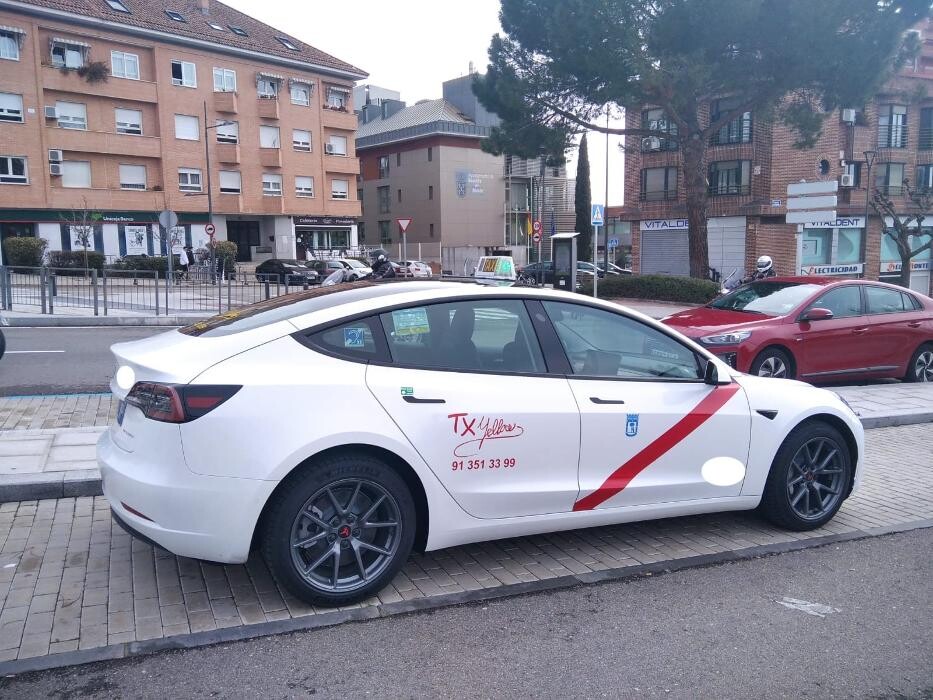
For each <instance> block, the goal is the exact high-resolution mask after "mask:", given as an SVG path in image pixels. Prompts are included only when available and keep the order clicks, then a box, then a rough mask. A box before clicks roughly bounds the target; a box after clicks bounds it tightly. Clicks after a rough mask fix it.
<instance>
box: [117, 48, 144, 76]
mask: <svg viewBox="0 0 933 700" xmlns="http://www.w3.org/2000/svg"><path fill="white" fill-rule="evenodd" d="M110 74H111V75H112V76H113V77H114V78H126V79H127V80H139V56H137V55H136V54H135V53H126V52H125V51H111V52H110Z"/></svg>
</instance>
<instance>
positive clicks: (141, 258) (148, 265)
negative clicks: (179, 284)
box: [109, 255, 178, 279]
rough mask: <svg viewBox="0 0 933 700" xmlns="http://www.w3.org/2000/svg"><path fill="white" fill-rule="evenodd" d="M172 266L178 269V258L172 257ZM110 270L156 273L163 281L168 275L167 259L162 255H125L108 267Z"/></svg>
mask: <svg viewBox="0 0 933 700" xmlns="http://www.w3.org/2000/svg"><path fill="white" fill-rule="evenodd" d="M172 266H173V268H174V269H175V270H177V269H178V256H177V255H175V256H173V260H172ZM109 269H111V270H145V271H148V272H157V273H158V274H159V277H161V278H162V279H165V277H166V275H167V274H168V258H166V257H165V256H164V255H125V256H123V257H122V258H119V259H118V260H115V261H114V263H113V264H112V265H110V266H109Z"/></svg>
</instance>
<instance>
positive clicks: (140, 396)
mask: <svg viewBox="0 0 933 700" xmlns="http://www.w3.org/2000/svg"><path fill="white" fill-rule="evenodd" d="M241 388H242V387H240V386H233V385H213V386H212V385H191V384H187V385H177V384H156V383H154V382H137V383H136V384H135V385H134V386H133V388H132V389H131V390H130V393H129V394H128V395H127V397H126V402H127V403H128V404H130V405H131V406H136V408H138V409H139V410H140V411H142V412H143V415H144V416H146V418H151V419H152V420H157V421H161V422H163V423H187V422H189V421H193V420H195V419H196V418H200V417H201V416H203V415H205V414H206V413H210V412H211V411H213V410H214V409H215V408H217V407H218V406H219V405H220V404H222V403H223V402H224V401H226V400H227V399H229V398H230V397H231V396H233V395H234V394H235V393H237V392H238V391H239V390H240V389H241Z"/></svg>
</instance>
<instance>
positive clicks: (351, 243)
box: [295, 216, 359, 259]
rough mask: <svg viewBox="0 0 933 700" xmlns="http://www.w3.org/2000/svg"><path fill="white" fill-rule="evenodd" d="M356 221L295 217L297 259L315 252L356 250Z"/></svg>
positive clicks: (323, 217) (320, 217) (322, 217)
mask: <svg viewBox="0 0 933 700" xmlns="http://www.w3.org/2000/svg"><path fill="white" fill-rule="evenodd" d="M358 245H359V243H358V241H357V229H356V219H353V218H347V217H336V216H296V217H295V249H296V255H297V257H298V259H307V258H311V257H314V255H315V254H317V252H324V251H327V252H332V251H336V252H343V251H347V250H351V249H355V248H357V247H358Z"/></svg>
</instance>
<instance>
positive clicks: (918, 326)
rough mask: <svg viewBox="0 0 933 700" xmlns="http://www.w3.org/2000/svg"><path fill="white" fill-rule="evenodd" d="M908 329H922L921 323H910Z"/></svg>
mask: <svg viewBox="0 0 933 700" xmlns="http://www.w3.org/2000/svg"><path fill="white" fill-rule="evenodd" d="M907 327H908V328H920V321H908V322H907Z"/></svg>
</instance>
